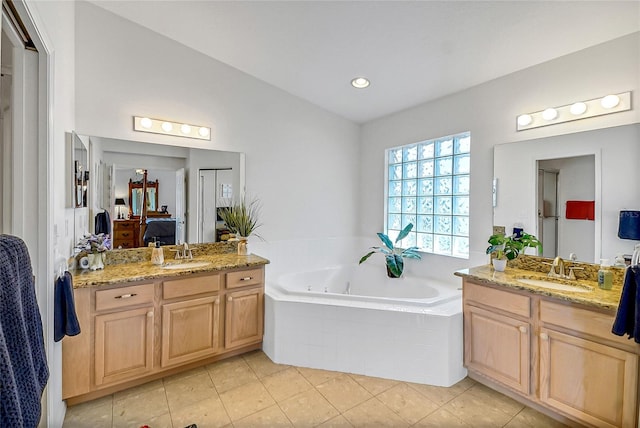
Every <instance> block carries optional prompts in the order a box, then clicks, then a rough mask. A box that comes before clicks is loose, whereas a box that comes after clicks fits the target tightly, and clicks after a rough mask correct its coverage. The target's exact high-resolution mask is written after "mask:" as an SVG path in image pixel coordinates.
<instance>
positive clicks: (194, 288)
mask: <svg viewBox="0 0 640 428" xmlns="http://www.w3.org/2000/svg"><path fill="white" fill-rule="evenodd" d="M219 290H220V275H218V274H215V275H206V276H198V277H195V278H182V279H173V280H170V281H165V282H164V283H163V284H162V298H163V299H173V298H175V297H183V296H193V295H194V294H202V293H211V292H215V291H219Z"/></svg>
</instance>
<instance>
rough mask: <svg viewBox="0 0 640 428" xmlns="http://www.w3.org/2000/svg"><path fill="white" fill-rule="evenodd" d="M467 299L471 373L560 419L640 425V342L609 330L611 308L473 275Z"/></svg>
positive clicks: (466, 356)
mask: <svg viewBox="0 0 640 428" xmlns="http://www.w3.org/2000/svg"><path fill="white" fill-rule="evenodd" d="M463 300H464V344H465V350H464V361H465V366H466V367H467V369H468V370H469V374H470V376H471V377H473V378H474V379H477V380H479V381H481V382H482V381H483V380H487V381H488V382H487V383H488V384H490V385H496V386H498V387H501V389H502V390H503V392H506V393H507V394H510V395H512V396H513V397H514V398H520V399H522V398H524V399H525V401H529V402H530V403H532V404H533V405H537V406H538V408H540V409H541V410H544V409H546V411H547V412H550V413H551V414H554V415H556V416H557V417H559V418H560V419H563V418H567V417H568V418H570V419H573V420H574V421H578V422H580V423H581V424H585V425H587V426H595V427H635V426H637V425H636V424H637V415H638V403H637V401H638V358H639V355H638V354H640V347H638V345H636V344H634V343H633V341H628V340H627V339H626V338H621V337H618V336H614V335H613V334H611V333H610V331H611V326H612V325H613V319H614V316H613V315H612V314H608V313H603V312H599V311H597V310H595V309H594V310H590V309H587V308H584V307H579V306H578V305H574V304H570V303H565V302H560V301H554V300H553V299H552V298H547V297H544V296H539V295H533V294H529V293H526V292H516V291H505V290H502V289H496V288H492V287H490V286H485V285H479V284H475V283H473V282H470V281H469V280H467V279H465V280H464V291H463ZM565 421H566V419H565Z"/></svg>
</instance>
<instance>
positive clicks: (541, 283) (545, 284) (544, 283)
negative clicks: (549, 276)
mask: <svg viewBox="0 0 640 428" xmlns="http://www.w3.org/2000/svg"><path fill="white" fill-rule="evenodd" d="M517 281H518V282H520V283H522V284H527V285H534V286H536V287H541V288H548V289H550V290H560V291H571V292H574V293H589V292H591V291H593V289H592V288H591V287H587V286H584V285H569V284H562V283H559V282H554V281H548V280H544V279H533V278H517Z"/></svg>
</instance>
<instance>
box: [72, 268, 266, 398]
mask: <svg viewBox="0 0 640 428" xmlns="http://www.w3.org/2000/svg"><path fill="white" fill-rule="evenodd" d="M74 293H75V297H76V312H77V313H78V318H79V319H80V322H81V328H82V332H81V334H79V335H77V336H73V337H67V338H65V339H64V341H63V348H62V353H63V373H62V376H63V399H67V400H68V401H67V403H68V404H75V403H79V402H82V401H86V400H89V399H94V398H97V397H99V396H102V395H107V394H110V393H113V392H114V391H117V390H119V389H123V388H127V387H130V386H133V385H135V384H139V383H143V382H146V381H148V380H152V379H156V378H160V377H162V376H164V375H167V374H171V373H175V372H178V371H180V370H184V368H185V367H195V366H197V365H201V364H207V363H210V362H213V361H216V360H218V359H222V358H226V357H229V356H232V355H237V354H239V353H243V352H247V351H251V350H254V349H260V348H261V346H262V334H263V325H264V320H263V318H264V267H263V266H260V267H257V268H251V269H238V270H232V271H227V272H225V271H222V272H216V273H210V272H209V273H202V274H192V275H185V276H181V277H177V278H166V279H163V278H159V279H158V280H155V281H152V282H140V283H128V284H121V285H113V286H108V287H106V286H105V287H97V288H80V289H76V290H74ZM80 305H82V306H80Z"/></svg>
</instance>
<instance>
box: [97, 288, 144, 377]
mask: <svg viewBox="0 0 640 428" xmlns="http://www.w3.org/2000/svg"><path fill="white" fill-rule="evenodd" d="M153 296H154V284H153V283H150V284H140V285H135V286H131V287H126V288H114V289H110V290H99V291H96V292H95V308H96V309H95V316H94V320H95V322H94V336H95V345H94V349H95V365H94V368H95V384H96V385H103V384H108V383H113V382H118V381H123V380H127V379H131V378H134V377H139V376H141V375H144V374H146V373H149V372H150V371H151V369H152V368H153V344H154V340H153V339H154V337H153V336H154V335H153V325H154V307H153ZM134 308H135V309H134ZM114 311H115V312H114Z"/></svg>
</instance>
